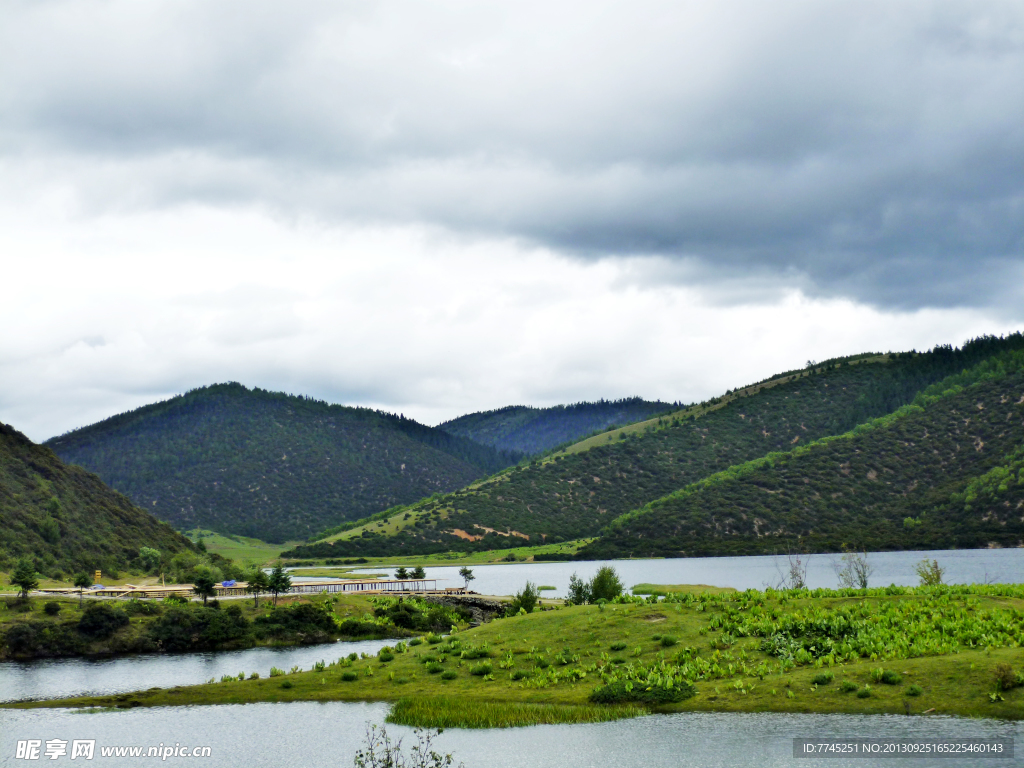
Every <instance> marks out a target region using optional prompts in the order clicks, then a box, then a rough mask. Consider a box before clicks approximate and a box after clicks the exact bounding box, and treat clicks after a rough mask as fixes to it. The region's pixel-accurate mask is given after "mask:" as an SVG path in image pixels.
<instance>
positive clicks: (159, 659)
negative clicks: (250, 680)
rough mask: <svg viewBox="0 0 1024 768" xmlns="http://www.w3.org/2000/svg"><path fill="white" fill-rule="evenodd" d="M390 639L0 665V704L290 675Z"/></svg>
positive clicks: (373, 649)
mask: <svg viewBox="0 0 1024 768" xmlns="http://www.w3.org/2000/svg"><path fill="white" fill-rule="evenodd" d="M388 642H391V643H394V642H395V641H394V640H391V641H387V640H363V641H360V642H356V643H341V642H339V643H324V644H323V645H305V646H292V647H289V648H249V649H247V650H243V651H216V652H209V653H181V654H173V655H158V654H145V655H139V656H122V657H119V658H113V659H97V660H90V659H39V660H36V661H27V662H18V661H7V662H3V663H2V664H0V701H17V700H19V699H28V698H32V699H53V698H62V697H66V696H83V695H86V694H97V695H99V694H110V693H123V692H125V691H138V690H141V689H144V688H153V687H160V688H165V687H169V686H174V685H194V684H196V683H205V682H206V681H207V680H209V679H210V678H211V677H212V678H214V679H215V680H220V678H221V676H223V675H237V674H238V673H239V672H244V673H245V674H246V675H247V676H248V675H249V674H250V673H252V672H259V673H260V676H261V677H266V676H267V675H269V674H270V668H271V667H278V668H280V669H284V670H289V669H291V668H292V667H293V666H296V665H298V666H299V667H301V668H302V669H310V668H311V667H312V666H313V664H315V663H316V662H318V661H320V660H321V659H323V660H324V661H327V662H328V663H330V662H332V661H334V660H335V659H337V658H339V657H341V656H347V655H348V654H349V653H352V652H355V653H371V654H372V653H376V652H377V651H378V649H380V647H381V646H383V645H386V644H387V643H388Z"/></svg>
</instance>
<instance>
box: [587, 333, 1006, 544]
mask: <svg viewBox="0 0 1024 768" xmlns="http://www.w3.org/2000/svg"><path fill="white" fill-rule="evenodd" d="M1022 545H1024V351H1017V352H1010V353H1006V354H1004V355H1001V356H999V357H997V358H994V359H993V360H990V361H986V362H985V363H982V364H980V365H978V366H976V367H975V368H974V369H972V370H971V371H969V372H965V373H962V374H959V375H956V376H952V377H950V378H949V379H947V380H946V381H944V382H942V383H941V384H938V385H935V386H933V387H931V388H929V389H927V390H925V392H924V393H922V394H921V395H919V396H918V397H917V398H916V399H915V401H914V403H913V404H912V405H908V406H905V407H903V408H901V409H900V410H898V411H897V412H896V413H894V414H891V415H889V416H886V417H883V418H880V419H877V420H875V421H873V422H870V423H868V424H865V425H862V426H860V427H858V428H857V429H855V430H853V431H852V432H851V433H848V434H845V435H842V436H839V437H833V438H827V439H824V440H821V441H818V442H817V443H814V444H812V445H809V446H806V447H804V448H798V449H796V450H794V451H791V452H789V453H781V454H772V455H769V456H767V457H764V458H762V459H758V460H756V461H752V462H749V463H747V464H744V465H741V466H738V467H732V468H730V469H729V470H727V471H725V472H722V473H719V474H716V475H713V476H711V477H709V478H706V479H704V480H701V481H700V482H697V483H694V484H692V485H690V486H688V487H686V488H683V489H682V490H679V491H677V492H675V493H672V494H670V495H669V496H667V497H665V498H663V499H659V500H657V501H654V502H652V503H650V504H648V505H646V506H645V507H644V508H643V509H641V510H638V511H636V512H631V513H629V514H627V515H624V516H623V517H621V518H619V519H618V520H616V521H614V522H613V523H612V524H611V525H609V526H608V528H607V529H605V530H604V531H603V532H602V535H601V538H600V539H598V540H597V541H596V542H594V543H593V544H591V545H590V546H588V547H586V548H584V549H583V551H582V552H581V556H584V557H594V558H605V557H628V556H659V555H661V556H671V557H679V556H700V555H726V554H728V555H734V554H744V555H746V554H764V553H770V552H778V551H786V550H787V549H788V550H791V551H814V552H821V551H841V550H842V549H844V548H857V549H866V550H884V549H915V548H917V549H932V548H964V547H985V546H1022Z"/></svg>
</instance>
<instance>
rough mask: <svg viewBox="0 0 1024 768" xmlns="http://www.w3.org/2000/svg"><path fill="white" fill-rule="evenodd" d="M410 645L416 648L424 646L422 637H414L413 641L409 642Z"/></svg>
mask: <svg viewBox="0 0 1024 768" xmlns="http://www.w3.org/2000/svg"><path fill="white" fill-rule="evenodd" d="M409 645H411V646H412V647H414V648H415V647H416V646H417V645H423V638H422V637H414V638H413V639H412V640H410V641H409Z"/></svg>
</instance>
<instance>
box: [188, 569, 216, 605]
mask: <svg viewBox="0 0 1024 768" xmlns="http://www.w3.org/2000/svg"><path fill="white" fill-rule="evenodd" d="M192 591H193V592H194V593H195V594H196V595H198V596H199V597H201V598H203V605H206V599H207V598H209V597H213V596H214V595H216V594H217V589H216V582H214V580H213V579H211V578H210V577H209V576H205V575H203V576H199V577H197V578H196V580H195V582H194V583H193V585H192Z"/></svg>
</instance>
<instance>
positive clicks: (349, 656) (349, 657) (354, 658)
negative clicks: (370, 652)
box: [348, 651, 359, 661]
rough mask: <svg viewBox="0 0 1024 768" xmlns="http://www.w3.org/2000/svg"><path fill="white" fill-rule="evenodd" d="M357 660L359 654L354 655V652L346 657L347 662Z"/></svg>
mask: <svg viewBox="0 0 1024 768" xmlns="http://www.w3.org/2000/svg"><path fill="white" fill-rule="evenodd" d="M358 659H359V654H358V653H356V652H355V651H352V653H350V654H349V655H348V660H349V661H356V660H358Z"/></svg>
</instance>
